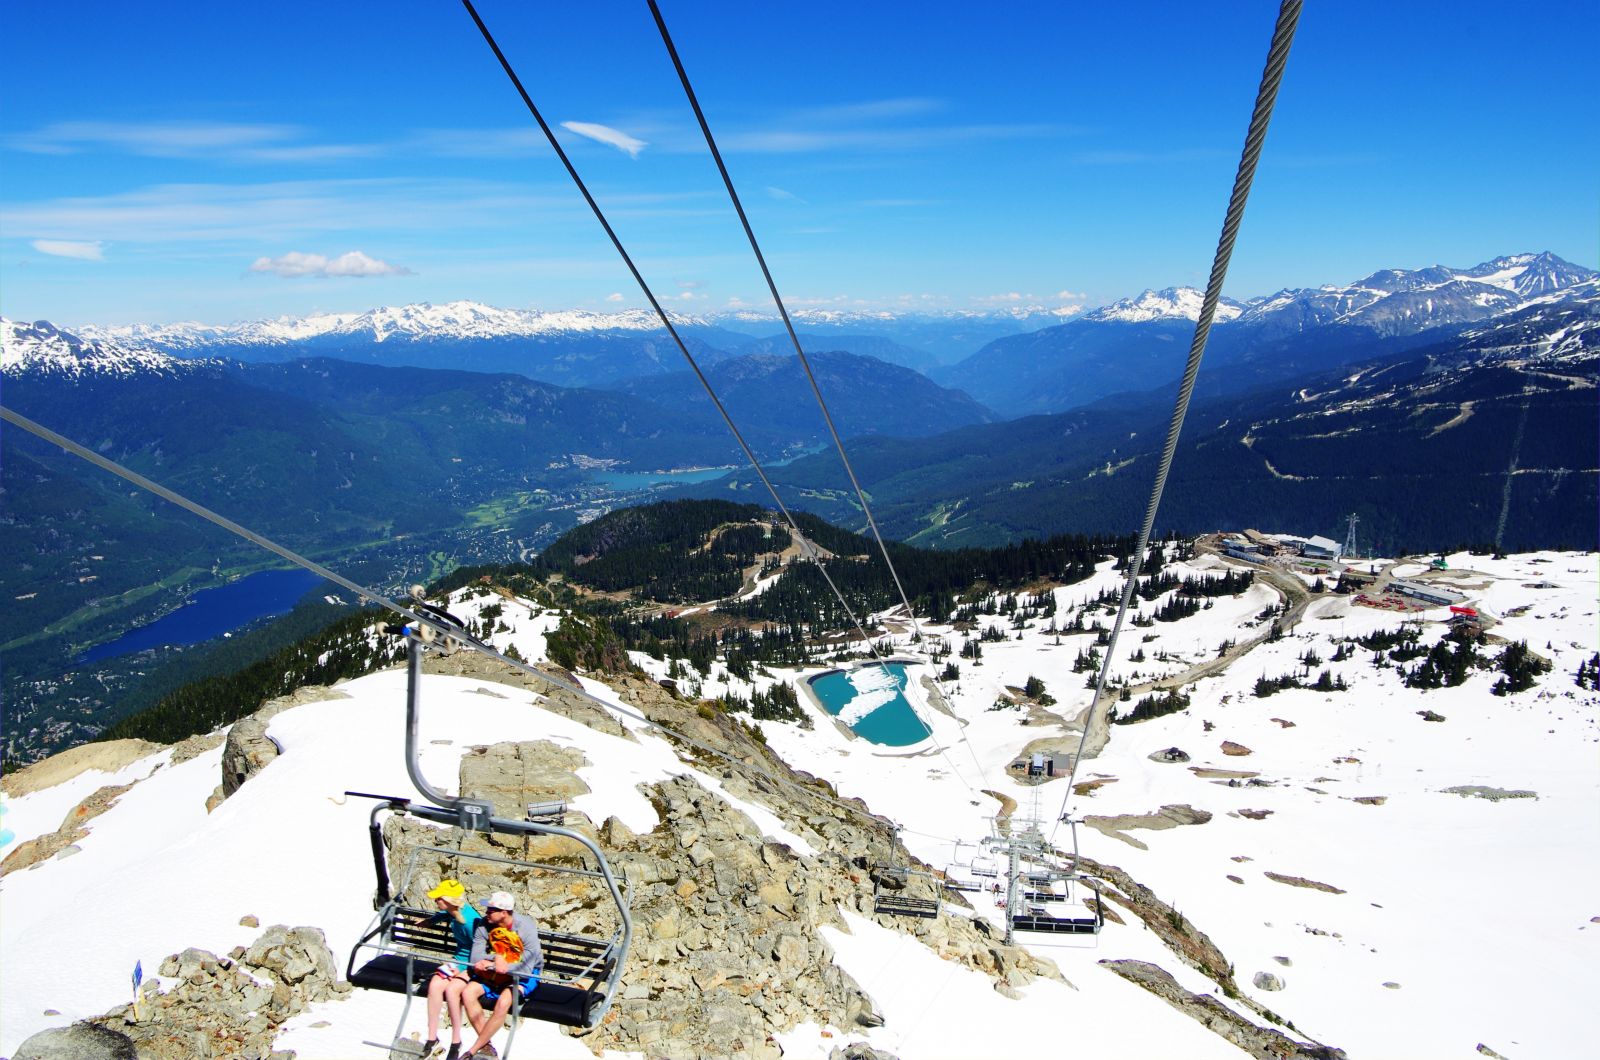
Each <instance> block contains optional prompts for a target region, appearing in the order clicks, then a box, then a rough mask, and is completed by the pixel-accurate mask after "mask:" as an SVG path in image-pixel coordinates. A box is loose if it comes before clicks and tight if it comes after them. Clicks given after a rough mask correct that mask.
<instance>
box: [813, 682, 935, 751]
mask: <svg viewBox="0 0 1600 1060" xmlns="http://www.w3.org/2000/svg"><path fill="white" fill-rule="evenodd" d="M906 680H907V678H906V668H905V666H904V665H903V664H901V663H889V664H888V665H886V666H862V667H859V668H857V669H854V670H834V671H832V672H830V673H825V674H821V675H819V676H817V677H813V678H812V679H811V690H812V691H813V692H815V693H816V695H817V699H818V700H820V701H821V702H822V708H823V709H824V710H826V711H827V712H828V713H829V714H832V715H833V716H834V717H836V718H839V720H841V721H843V722H844V723H845V724H846V725H848V726H850V731H852V732H854V733H855V734H856V735H857V736H859V737H861V738H862V739H863V740H870V741H871V742H873V743H876V744H882V745H883V746H885V747H907V746H909V745H911V744H914V743H921V742H922V741H923V740H925V739H927V737H928V730H927V729H926V728H924V727H923V725H922V720H921V719H920V718H918V717H917V713H916V711H915V710H913V709H912V708H911V704H910V703H909V702H907V701H906V697H905V687H906Z"/></svg>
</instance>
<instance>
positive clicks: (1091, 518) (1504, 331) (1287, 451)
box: [697, 281, 1600, 549]
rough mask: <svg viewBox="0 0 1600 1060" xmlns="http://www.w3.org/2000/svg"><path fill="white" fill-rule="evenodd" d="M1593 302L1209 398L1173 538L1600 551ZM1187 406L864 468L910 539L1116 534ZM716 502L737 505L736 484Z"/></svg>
mask: <svg viewBox="0 0 1600 1060" xmlns="http://www.w3.org/2000/svg"><path fill="white" fill-rule="evenodd" d="M1595 288H1596V285H1595V284H1594V282H1593V281H1588V282H1586V283H1583V284H1580V285H1577V286H1575V287H1570V288H1565V289H1558V290H1556V291H1555V292H1553V293H1550V294H1546V295H1542V296H1540V297H1538V298H1535V299H1531V300H1529V301H1527V302H1526V303H1524V304H1522V305H1521V306H1520V307H1519V308H1517V309H1516V310H1514V311H1512V312H1510V313H1506V314H1502V315H1500V316H1496V317H1493V318H1490V319H1488V320H1484V321H1481V322H1480V323H1478V324H1476V325H1473V326H1470V327H1463V328H1460V329H1455V330H1452V331H1451V332H1449V337H1448V338H1442V339H1441V338H1437V333H1434V335H1435V337H1436V341H1433V342H1424V343H1423V344H1421V345H1412V346H1409V347H1407V348H1403V349H1401V350H1399V351H1398V352H1393V351H1390V352H1381V353H1375V352H1373V347H1370V346H1369V347H1365V348H1364V352H1365V353H1366V356H1365V357H1362V358H1361V359H1358V360H1353V361H1350V362H1346V363H1341V364H1339V365H1337V366H1336V367H1332V368H1323V369H1321V370H1320V371H1310V372H1303V373H1301V374H1299V375H1297V376H1295V377H1294V378H1293V379H1292V380H1286V381H1282V382H1279V383H1275V384H1270V385H1256V386H1254V387H1251V388H1250V389H1236V390H1234V391H1232V392H1228V393H1220V394H1219V393H1217V392H1216V391H1215V389H1214V388H1213V390H1212V391H1210V392H1209V393H1208V392H1204V391H1203V389H1200V388H1197V396H1196V399H1195V401H1194V403H1193V404H1192V405H1191V407H1190V409H1189V414H1188V418H1187V421H1186V423H1185V427H1184V434H1183V436H1182V440H1181V443H1180V445H1179V447H1178V450H1177V453H1176V457H1175V463H1174V470H1173V476H1172V478H1171V480H1170V481H1169V483H1168V487H1167V490H1166V493H1165V494H1164V496H1163V499H1162V508H1161V522H1160V524H1159V526H1160V527H1168V528H1174V529H1176V528H1193V529H1199V528H1203V527H1213V526H1218V525H1225V524H1229V523H1237V524H1241V525H1255V524H1263V525H1264V524H1267V523H1274V524H1277V525H1285V524H1286V523H1289V522H1294V523H1295V524H1296V525H1299V526H1300V527H1301V528H1302V530H1303V532H1306V533H1323V534H1329V535H1332V536H1338V535H1339V532H1340V529H1341V528H1342V527H1343V526H1344V525H1345V520H1346V516H1347V515H1348V514H1350V513H1355V514H1357V515H1359V517H1360V519H1361V524H1360V525H1361V527H1362V530H1361V533H1362V537H1361V541H1362V542H1363V543H1364V545H1365V546H1366V547H1374V546H1376V547H1378V548H1380V549H1381V548H1389V547H1394V546H1396V545H1399V544H1401V543H1402V542H1403V543H1407V544H1408V545H1410V546H1413V547H1418V548H1441V547H1448V546H1450V545H1451V544H1456V543H1473V544H1481V545H1488V546H1491V547H1494V546H1504V547H1508V548H1509V547H1520V546H1521V545H1524V544H1530V543H1534V542H1548V543H1561V544H1563V545H1565V546H1568V547H1574V548H1583V547H1590V546H1592V544H1593V542H1594V541H1596V540H1600V526H1597V514H1596V513H1597V510H1600V507H1597V506H1600V494H1597V489H1596V483H1597V479H1600V468H1597V464H1600V460H1597V459H1596V448H1595V438H1596V437H1600V407H1597V402H1596V392H1597V391H1596V381H1597V379H1600V297H1597V292H1596V289H1595ZM1341 360H1342V358H1341ZM1210 366H1211V365H1210V362H1209V361H1208V362H1206V367H1210ZM1205 370H1206V368H1202V377H1203V376H1204V373H1205ZM1175 390H1176V387H1175V386H1170V385H1169V386H1167V387H1161V388H1157V389H1154V390H1150V391H1146V392H1143V393H1123V394H1119V395H1117V396H1116V397H1115V398H1114V399H1108V400H1104V401H1101V402H1098V403H1096V404H1094V405H1091V406H1087V407H1083V408H1079V409H1075V410H1073V411H1071V412H1065V413H1056V414H1051V415H1039V416H1028V417H1023V418H1020V419H1016V420H1010V421H1007V422H1003V423H998V424H992V425H983V426H976V427H969V428H963V429H961V430H959V431H954V432H951V433H949V434H945V435H941V436H938V437H936V438H932V439H925V440H920V441H915V442H913V441H907V440H901V439H890V438H878V439H862V440H860V441H858V442H857V443H856V444H855V446H854V447H853V452H852V458H853V462H854V465H855V468H856V471H857V473H858V474H859V476H860V478H861V480H862V483H863V485H864V486H865V487H866V489H867V490H868V492H869V493H870V494H871V495H872V497H873V498H874V508H875V511H876V513H877V515H878V518H879V521H880V523H882V524H883V525H884V527H885V528H886V532H888V533H890V534H892V535H894V536H896V537H900V538H904V539H908V540H912V541H916V542H919V543H929V544H938V545H941V546H943V547H954V546H958V545H969V544H985V543H991V542H995V541H1005V540H1014V539H1016V538H1018V537H1032V536H1039V535H1043V534H1048V533H1053V532H1059V531H1061V530H1065V529H1073V530H1077V531H1083V532H1095V531H1098V532H1114V531H1118V530H1122V529H1124V528H1126V527H1129V526H1133V525H1137V521H1138V519H1139V517H1140V514H1141V513H1142V511H1143V509H1144V506H1145V502H1146V499H1147V495H1148V491H1149V488H1150V482H1151V477H1152V475H1153V473H1154V466H1155V459H1156V457H1157V456H1158V455H1159V452H1160V448H1161V444H1162V441H1163V439H1164V435H1165V428H1166V425H1167V420H1168V417H1169V416H1170V411H1171V406H1172V400H1173V396H1174V392H1175ZM730 478H731V485H732V488H733V490H734V492H735V493H736V495H740V496H753V492H752V491H753V489H754V486H753V483H752V481H751V479H750V477H749V476H748V475H744V474H742V473H741V474H738V475H734V476H731V477H730ZM774 478H775V480H776V481H777V483H778V484H779V486H780V488H781V489H786V490H788V491H791V492H792V494H793V495H794V496H795V497H796V498H800V497H804V498H807V499H808V501H809V505H810V506H811V507H812V509H813V510H815V511H817V512H819V514H822V515H823V516H824V517H827V518H831V519H834V520H836V521H840V522H843V523H846V524H847V525H859V515H858V514H857V513H855V512H854V506H853V505H852V504H851V503H850V498H849V497H848V496H847V495H846V493H845V492H844V490H843V488H842V487H843V485H844V484H843V483H841V482H840V481H839V475H838V472H837V470H836V469H835V468H834V467H832V466H830V465H829V463H828V462H827V461H826V460H824V459H822V458H820V457H811V458H806V459H802V460H798V461H796V462H794V463H793V464H790V465H788V466H786V467H783V468H780V469H778V471H777V472H776V473H775V474H774ZM712 488H713V487H712V486H710V485H707V486H704V487H698V488H697V492H701V493H706V492H708V491H709V490H711V489H712ZM715 488H716V489H717V491H718V492H717V493H716V495H717V496H727V495H728V492H729V486H728V484H719V485H718V486H717V487H715Z"/></svg>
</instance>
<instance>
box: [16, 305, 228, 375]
mask: <svg viewBox="0 0 1600 1060" xmlns="http://www.w3.org/2000/svg"><path fill="white" fill-rule="evenodd" d="M196 363H197V362H194V361H179V360H176V359H174V358H172V357H169V356H168V355H166V354H164V353H161V352H159V351H157V350H152V349H147V348H144V347H143V346H140V345H133V344H128V343H124V342H120V341H116V340H106V341H100V340H93V339H90V340H85V339H83V338H82V337H80V336H77V335H73V334H69V333H68V332H65V331H61V330H59V329H58V328H56V327H54V326H53V325H51V324H50V323H49V322H47V321H43V320H41V321H38V322H36V323H33V324H26V323H21V322H18V321H14V320H7V319H5V318H4V317H0V372H4V373H5V374H6V375H16V374H20V373H23V372H28V373H37V374H41V375H55V376H84V375H120V376H126V375H134V374H138V373H152V372H153V373H159V374H164V375H175V374H177V373H178V372H181V371H186V370H189V369H190V368H193V367H194V366H195V365H196Z"/></svg>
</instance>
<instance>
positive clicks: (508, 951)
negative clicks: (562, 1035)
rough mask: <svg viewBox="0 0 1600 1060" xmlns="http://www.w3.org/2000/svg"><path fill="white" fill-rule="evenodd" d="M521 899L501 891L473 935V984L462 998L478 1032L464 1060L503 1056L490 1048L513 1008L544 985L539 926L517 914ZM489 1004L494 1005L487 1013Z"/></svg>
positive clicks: (470, 964)
mask: <svg viewBox="0 0 1600 1060" xmlns="http://www.w3.org/2000/svg"><path fill="white" fill-rule="evenodd" d="M516 906H517V901H516V899H515V898H514V897H512V895H511V894H509V893H508V892H506V891H496V892H494V893H493V894H491V895H490V896H489V900H488V902H487V903H485V905H484V909H483V918H482V919H480V920H479V921H478V923H477V926H476V927H475V928H474V929H473V932H472V954H471V956H470V958H469V961H468V970H469V974H470V975H471V976H472V982H471V983H469V984H467V988H466V990H464V991H463V992H462V995H461V1000H462V1004H463V1007H464V1008H465V1009H466V1012H467V1019H468V1020H469V1021H471V1023H472V1026H473V1029H474V1030H476V1031H477V1032H478V1039H477V1041H475V1042H473V1043H472V1048H471V1049H468V1050H467V1051H466V1052H465V1053H463V1054H462V1056H461V1060H489V1058H491V1057H496V1056H498V1055H499V1053H497V1052H496V1051H495V1047H494V1046H493V1045H490V1044H489V1039H491V1038H493V1037H494V1035H495V1032H496V1031H498V1030H499V1029H500V1028H501V1027H502V1026H504V1025H505V1022H506V1017H507V1016H509V1015H510V1014H511V1006H513V1005H520V1004H522V1002H523V1001H524V1000H525V999H526V998H527V996H528V995H529V994H531V993H533V991H534V989H535V988H536V987H537V986H538V985H539V973H540V971H541V970H543V968H544V952H543V950H541V949H540V948H539V925H538V924H536V923H535V922H534V920H533V918H532V917H528V916H524V915H522V914H521V913H518V912H517V911H516ZM485 1005H491V1006H493V1008H492V1010H486V1009H485V1008H484V1006H485Z"/></svg>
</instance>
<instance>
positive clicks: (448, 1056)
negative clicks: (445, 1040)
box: [444, 1042, 461, 1060]
mask: <svg viewBox="0 0 1600 1060" xmlns="http://www.w3.org/2000/svg"><path fill="white" fill-rule="evenodd" d="M460 1056H461V1043H460V1042H451V1043H450V1051H449V1052H448V1053H445V1054H444V1060H459V1058H460Z"/></svg>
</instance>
